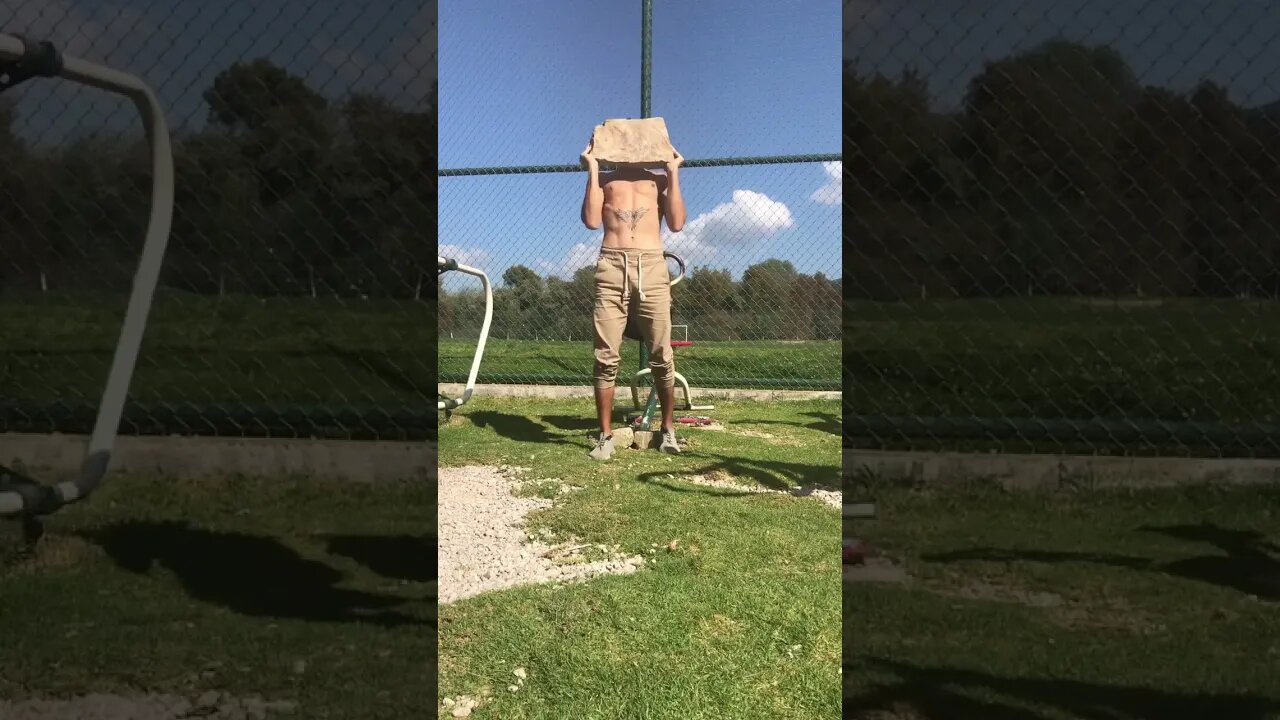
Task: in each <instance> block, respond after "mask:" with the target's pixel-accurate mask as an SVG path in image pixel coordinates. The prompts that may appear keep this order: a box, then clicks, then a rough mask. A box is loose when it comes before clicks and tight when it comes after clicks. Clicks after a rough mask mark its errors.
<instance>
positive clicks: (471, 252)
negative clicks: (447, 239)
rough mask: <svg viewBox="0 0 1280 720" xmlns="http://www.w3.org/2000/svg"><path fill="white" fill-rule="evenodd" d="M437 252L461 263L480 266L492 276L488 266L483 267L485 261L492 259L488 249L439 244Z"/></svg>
mask: <svg viewBox="0 0 1280 720" xmlns="http://www.w3.org/2000/svg"><path fill="white" fill-rule="evenodd" d="M437 252H438V253H439V254H440V256H441V257H444V258H448V259H450V260H457V261H458V262H459V263H461V264H463V265H470V266H472V267H476V268H480V269H481V270H484V271H485V272H486V273H489V274H490V275H491V276H492V273H491V272H490V271H489V268H486V267H485V263H487V262H489V261H490V260H492V259H493V253H491V252H489V251H488V250H479V249H468V248H464V247H461V246H459V245H441V246H440V247H439V250H438V251H437ZM490 279H492V277H491V278H490Z"/></svg>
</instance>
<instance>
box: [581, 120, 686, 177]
mask: <svg viewBox="0 0 1280 720" xmlns="http://www.w3.org/2000/svg"><path fill="white" fill-rule="evenodd" d="M583 152H584V153H588V154H590V155H591V156H592V157H594V158H596V159H597V160H599V161H600V162H601V163H607V164H610V165H620V166H628V167H662V166H663V164H665V163H666V161H667V160H669V159H671V158H673V157H674V156H675V153H676V149H675V147H673V146H672V145H671V138H670V137H669V136H668V135H667V123H666V121H664V120H663V119H662V118H660V117H653V118H643V119H639V120H605V121H604V122H603V123H601V124H599V125H597V126H596V128H595V131H594V132H592V134H591V143H590V144H589V145H587V147H586V149H585V150H583ZM583 165H584V166H585V163H583Z"/></svg>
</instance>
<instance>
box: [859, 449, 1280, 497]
mask: <svg viewBox="0 0 1280 720" xmlns="http://www.w3.org/2000/svg"><path fill="white" fill-rule="evenodd" d="M843 472H844V475H845V477H854V478H856V477H860V476H864V477H868V478H869V479H879V480H910V481H912V482H918V483H924V484H938V483H957V482H965V481H971V480H978V479H982V480H991V481H994V482H997V483H999V484H1000V485H1001V486H1003V487H1006V488H1010V489H1039V488H1061V487H1078V488H1101V487H1169V486H1178V485H1192V484H1201V483H1214V484H1225V485H1247V484H1259V483H1280V460H1249V459H1201V458H1126V457H1102V456H1079V455H1002V454H979V453H910V452H882V451H869V450H848V449H846V450H845V451H844V458H843Z"/></svg>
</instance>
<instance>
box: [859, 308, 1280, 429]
mask: <svg viewBox="0 0 1280 720" xmlns="http://www.w3.org/2000/svg"><path fill="white" fill-rule="evenodd" d="M1277 328H1280V303H1277V302H1260V301H1233V300H1223V301H1208V300H1185V301H1172V302H1163V303H1160V302H1154V303H1151V302H1146V303H1144V302H1142V301H1120V302H1117V303H1114V304H1106V303H1103V304H1093V305H1090V304H1086V303H1085V302H1082V301H1078V300H1074V299H1035V300H1026V299H1011V300H991V301H940V302H927V303H926V302H910V303H868V302H856V303H853V304H852V305H850V306H849V307H847V308H846V309H845V314H844V338H843V339H844V347H845V353H844V367H845V373H846V381H845V382H846V384H847V385H849V387H848V388H847V390H848V392H849V393H850V395H851V397H857V398H859V408H860V409H859V410H858V412H859V413H860V414H863V415H891V416H910V415H920V416H924V417H936V416H958V417H968V416H979V417H994V418H1000V417H1012V418H1042V419H1050V418H1075V419H1081V418H1083V419H1088V418H1094V417H1101V418H1121V419H1160V420H1167V421H1181V420H1204V421H1213V422H1222V423H1227V424H1236V423H1243V422H1277V421H1280V410H1278V408H1280V381H1277V378H1280V331H1278V330H1277Z"/></svg>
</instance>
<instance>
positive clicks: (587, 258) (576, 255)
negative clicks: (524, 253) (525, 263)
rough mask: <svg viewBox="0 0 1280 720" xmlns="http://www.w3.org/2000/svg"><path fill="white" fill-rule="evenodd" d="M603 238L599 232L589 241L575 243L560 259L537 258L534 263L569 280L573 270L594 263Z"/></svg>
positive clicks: (541, 268) (549, 273)
mask: <svg viewBox="0 0 1280 720" xmlns="http://www.w3.org/2000/svg"><path fill="white" fill-rule="evenodd" d="M603 239H604V235H603V234H601V235H599V236H597V237H596V238H595V239H594V240H592V241H591V242H589V243H575V244H574V246H573V247H571V248H569V252H567V253H565V256H564V257H563V258H562V259H561V260H559V261H557V262H552V261H549V260H546V259H539V260H536V261H534V265H535V266H536V267H537V269H539V270H541V271H542V272H544V273H546V274H548V275H552V276H554V277H558V278H561V279H563V280H569V279H570V278H572V277H573V274H574V273H575V272H577V271H579V270H581V269H582V268H584V267H591V266H592V265H595V264H596V258H597V257H599V255H600V242H601V241H602V240H603Z"/></svg>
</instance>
